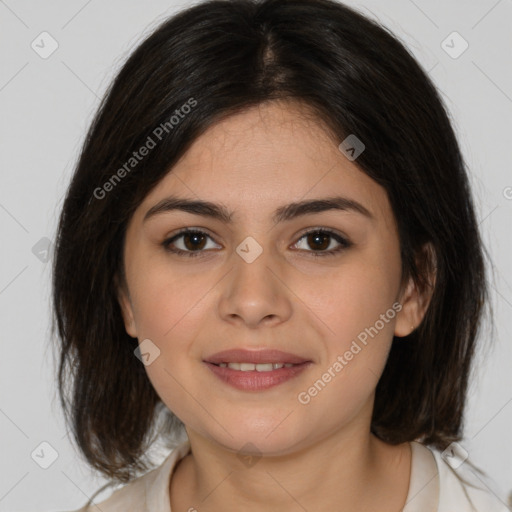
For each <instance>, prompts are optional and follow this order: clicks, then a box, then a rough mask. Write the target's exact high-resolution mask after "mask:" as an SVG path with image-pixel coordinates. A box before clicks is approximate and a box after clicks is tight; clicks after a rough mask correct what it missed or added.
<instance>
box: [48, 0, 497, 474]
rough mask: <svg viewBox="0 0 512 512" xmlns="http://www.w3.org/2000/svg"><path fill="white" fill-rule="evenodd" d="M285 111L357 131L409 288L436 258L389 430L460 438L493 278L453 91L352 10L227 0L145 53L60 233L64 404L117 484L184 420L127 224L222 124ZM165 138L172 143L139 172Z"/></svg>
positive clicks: (386, 396)
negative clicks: (149, 317)
mask: <svg viewBox="0 0 512 512" xmlns="http://www.w3.org/2000/svg"><path fill="white" fill-rule="evenodd" d="M272 100H292V101H297V102H300V103H301V104H303V105H306V106H307V107H309V108H310V109H311V111H312V112H313V113H314V114H315V116H316V117H317V119H318V121H319V122H321V123H322V124H324V125H325V126H326V127H328V129H329V130H330V132H331V134H332V135H333V137H334V138H335V139H336V140H337V141H338V143H340V142H341V141H343V140H344V139H345V137H347V136H348V135H349V134H356V136H357V137H358V138H359V139H360V140H362V141H363V142H364V144H365V146H366V148H365V151H364V152H363V153H362V154H361V155H360V156H359V158H358V159H357V165H358V166H359V168H360V169H361V171H362V172H364V173H366V174H367V175H368V176H370V177H371V178H372V179H374V180H375V181H376V182H377V183H379V184H380V185H382V186H383V187H384V188H385V190H386V191H387V194H388V198H389V200H390V203H391V205H392V208H393V212H394V215H395V217H396V220H397V224H398V229H399V239H400V247H401V258H402V266H403V277H404V279H405V278H407V277H408V276H412V277H413V278H414V280H415V281H416V282H417V283H418V285H419V287H420V288H421V289H425V287H426V286H428V277H427V276H428V274H429V272H428V271H429V269H432V268H433V266H434V265H435V271H436V281H435V286H434V290H433V294H432V300H431V302H430V306H429V308H428V310H427V313H426V315H425V317H424V319H423V322H422V323H421V324H420V325H419V326H418V327H417V328H416V330H415V331H414V332H413V333H412V334H411V335H410V336H409V337H408V339H406V340H403V339H398V338H397V339H395V340H393V344H392V349H391V352H390V354H389V359H388V362H387V365H386V367H385V370H384V373H383V375H382V377H381V379H380V381H379V383H378V386H377V390H376V398H375V408H374V414H373V418H372V425H371V428H372V432H374V433H375V435H377V436H378V437H379V438H380V439H382V440H384V441H386V442H388V443H392V444H395V443H401V442H405V441H410V440H415V439H421V440H422V441H423V442H424V443H425V444H429V445H432V446H435V447H438V448H440V449H443V448H445V447H446V446H447V445H448V444H449V443H450V442H452V441H455V440H459V439H460V436H461V429H462V419H463V412H464V404H465V397H466V389H467V384H468V376H469V371H470V369H471V360H472V356H473V353H474V347H475V340H476V337H477V334H478V330H479V324H480V317H481V313H482V306H483V304H484V302H485V299H486V295H487V285H486V281H485V273H484V258H483V254H484V253H483V248H482V245H481V240H480V237H479V233H478V229H477V222H476V220H475V213H474V207H473V202H472V198H471V193H470V189H469V185H468V179H467V175H466V170H465V164H464V162H463V158H462V156H461V152H460V149H459V147H458V143H457V140H456V137H455V135H454V131H453V129H452V126H451V123H450V120H449V117H448V114H447V111H446V109H445V107H444V105H443V102H442V100H441V98H440V96H439V94H438V92H437V90H436V88H435V87H434V85H433V84H432V82H431V80H430V79H429V77H428V76H427V74H426V73H425V72H424V71H423V70H422V68H421V67H420V66H419V65H418V64H417V62H416V61H415V59H414V58H413V57H412V56H411V54H410V53H409V52H408V51H407V50H406V49H405V47H404V46H403V44H402V43H400V42H399V41H398V40H397V38H395V37H394V36H393V35H392V34H391V33H390V32H389V31H388V30H387V29H386V28H384V27H382V26H380V25H379V24H378V23H377V22H374V21H371V20H369V19H366V18H365V17H363V16H362V15H361V14H359V13H357V12H356V11H354V10H352V9H349V8H347V7H345V6H343V5H342V4H340V3H338V2H335V1H332V0H263V1H252V0H233V1H229V0H210V1H205V2H202V3H198V4H196V5H193V6H192V7H190V8H188V9H186V10H183V11H181V12H180V13H178V14H176V15H174V16H173V17H171V18H169V19H168V20H167V21H165V22H164V23H163V24H162V25H161V26H160V27H159V28H158V29H157V30H156V31H154V32H153V33H152V34H151V35H150V36H149V37H148V38H147V39H146V40H145V41H143V42H142V44H140V46H139V47H138V48H137V49H136V50H135V51H134V52H133V54H131V56H130V57H129V58H128V60H127V62H126V63H125V64H124V66H123V67H122V69H121V70H120V72H119V73H118V75H117V77H116V78H115V80H114V81H113V83H112V84H111V86H110V88H109V90H108V92H107V94H106V96H105V98H104V99H103V101H102V103H101V105H100V108H99V110H98V112H97V114H96V117H95V119H94V121H93V123H92V126H91V127H90V130H89V132H88V134H87V137H86V140H85V143H84V146H83V149H82V152H81V155H80V158H79V162H78V165H77V167H76V170H75V172H74V175H73V178H72V181H71V184H70V186H69V189H68V191H67V196H66V198H65V201H64V205H63V209H62V214H61V218H60V223H59V226H58V236H57V239H56V244H55V245H56V247H55V259H54V266H53V306H54V312H55V317H54V324H53V329H54V332H55V329H57V330H58V340H59V342H58V343H59V347H58V350H59V357H60V359H59V372H58V385H59V393H60V399H61V403H62V406H63V408H64V411H65V415H66V420H67V421H68V422H69V424H70V426H71V430H72V432H73V435H74V438H75V441H76V443H77V444H78V446H79V448H80V450H81V451H82V453H83V454H84V456H85V457H86V459H87V460H88V462H89V463H90V464H91V465H92V466H93V467H94V468H97V469H98V470H100V471H101V472H102V473H103V474H104V475H106V476H108V477H109V478H111V479H116V480H119V481H128V480H129V479H131V478H132V477H133V476H135V474H136V472H137V471H140V470H142V469H146V467H147V466H146V465H145V462H144V457H143V456H144V454H145V452H146V450H147V448H148V447H149V446H150V445H151V443H152V442H153V440H154V438H156V437H155V436H157V435H158V432H157V431H156V430H155V429H153V427H154V425H155V424H156V421H157V419H158V418H160V416H161V415H162V414H163V415H167V418H168V421H167V423H165V428H163V429H162V430H161V433H162V434H163V435H164V436H165V435H167V434H169V433H170V432H171V430H172V429H176V428H180V426H181V423H180V422H179V420H177V418H175V417H174V416H173V415H172V413H170V412H169V411H168V410H167V409H166V408H165V407H162V402H161V400H160V398H159V397H158V395H157V393H156V391H155V390H154V389H153V387H152V385H151V383H150V381H149V379H148V377H147V374H146V372H145V369H144V366H143V364H142V363H141V362H140V361H139V359H137V358H136V357H135V356H134V349H135V348H136V347H137V340H136V339H134V338H131V337H130V336H128V335H127V333H126V332H125V329H124V323H123V319H122V315H121V310H120V306H119V303H118V300H117V293H116V286H117V285H118V284H122V283H123V265H122V252H123V246H124V235H125V228H126V226H127V222H128V221H129V219H130V218H131V216H132V214H133V212H134V210H135V209H136V208H137V206H138V205H139V204H140V203H141V201H142V200H143V198H144V197H145V196H146V195H147V194H148V192H150V191H151V190H152V188H153V187H154V186H155V185H156V184H157V183H158V182H159V181H160V180H161V179H162V178H163V177H164V176H165V175H166V174H167V173H168V172H170V170H171V169H172V166H173V164H174V163H176V162H177V160H178V159H179V158H180V157H181V156H182V155H183V154H184V153H185V152H186V151H187V149H188V148H189V147H190V145H191V143H192V142H193V141H194V140H195V139H196V138H197V137H198V136H199V135H201V134H202V133H203V132H204V131H205V130H206V129H207V128H208V127H210V126H212V125H213V124H214V123H216V122H218V121H219V120H221V119H224V118H226V117H228V116H230V115H232V114H234V113H239V112H242V111H244V110H246V109H248V108H250V107H253V106H256V105H258V104H260V103H262V102H266V101H272ZM184 105H189V106H190V108H188V109H187V108H185V107H184ZM172 116H174V120H172V121H171V119H172ZM166 123H167V124H166ZM163 126H165V127H166V130H164V129H163V128H162V127H163ZM158 127H160V130H161V131H162V130H164V131H162V132H161V135H162V137H161V138H158V137H157V136H156V135H155V133H160V132H158V131H156V132H155V130H157V128H158ZM148 137H152V139H154V141H155V142H157V143H156V146H155V147H154V148H153V149H151V151H149V153H148V154H147V155H146V156H144V158H141V159H140V160H138V159H137V161H136V162H134V161H133V162H132V161H130V158H132V157H133V152H134V151H137V150H138V149H139V148H141V147H142V146H143V145H145V144H146V142H147V141H148ZM157 138H158V140H157ZM340 158H341V157H340ZM127 162H131V163H130V165H129V166H127ZM120 169H124V170H125V172H122V171H119V170H120ZM116 176H117V177H116ZM107 183H109V184H110V185H106V184H107ZM426 244H427V245H426ZM425 247H430V248H431V249H432V251H431V252H430V253H429V252H428V251H423V250H422V248H425ZM429 254H430V256H429Z"/></svg>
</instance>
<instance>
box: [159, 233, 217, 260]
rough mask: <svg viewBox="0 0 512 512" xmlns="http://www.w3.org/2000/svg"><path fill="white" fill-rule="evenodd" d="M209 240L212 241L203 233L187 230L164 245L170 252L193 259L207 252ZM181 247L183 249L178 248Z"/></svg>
mask: <svg viewBox="0 0 512 512" xmlns="http://www.w3.org/2000/svg"><path fill="white" fill-rule="evenodd" d="M208 239H210V240H212V238H211V237H210V236H209V235H208V234H207V233H204V232H203V231H197V230H191V229H186V230H183V231H181V232H180V233H178V234H177V235H174V236H173V237H171V238H169V239H167V240H165V241H164V242H163V243H162V245H163V246H164V248H165V249H166V250H167V251H169V252H173V253H176V254H180V255H184V256H192V257H193V256H200V255H202V254H203V253H204V252H206V251H205V250H204V249H205V246H206V245H207V243H208ZM179 245H180V246H181V247H177V246H179Z"/></svg>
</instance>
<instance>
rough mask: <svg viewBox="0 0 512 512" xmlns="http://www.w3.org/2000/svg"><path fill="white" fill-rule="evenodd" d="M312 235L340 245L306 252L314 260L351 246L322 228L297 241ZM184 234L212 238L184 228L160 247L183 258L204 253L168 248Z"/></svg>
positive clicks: (338, 236) (334, 233)
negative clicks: (325, 249) (331, 240)
mask: <svg viewBox="0 0 512 512" xmlns="http://www.w3.org/2000/svg"><path fill="white" fill-rule="evenodd" d="M312 233H314V234H322V235H327V236H331V237H332V238H334V239H335V240H336V241H337V242H338V243H339V244H340V246H339V247H338V248H336V249H331V250H329V251H306V252H309V253H311V256H312V257H314V258H318V257H321V258H323V257H326V256H335V255H336V254H338V253H340V252H341V251H343V250H344V249H348V248H349V247H350V246H351V245H352V243H351V242H349V241H348V240H347V239H346V238H343V237H342V236H341V235H339V234H338V233H336V232H334V231H330V230H328V229H324V228H315V229H312V230H310V231H306V232H305V233H303V234H302V235H301V236H300V238H299V239H298V241H300V240H302V239H303V238H304V237H306V236H307V235H310V234H312ZM184 234H192V235H206V236H207V237H208V238H210V239H212V240H213V238H212V237H211V236H210V235H208V233H205V232H204V231H200V230H196V229H189V228H185V229H182V230H181V231H179V232H178V233H176V234H175V235H173V236H172V237H171V238H167V239H166V240H164V241H163V242H162V246H163V247H164V249H165V250H166V251H168V252H171V253H174V254H177V255H179V256H185V257H189V258H195V257H197V256H201V255H202V254H203V253H204V252H205V251H204V250H198V251H184V250H182V249H176V248H171V247H170V245H171V244H172V243H173V242H174V241H175V240H177V239H178V238H180V237H181V236H183V235H184ZM298 241H297V242H298ZM297 242H296V243H297Z"/></svg>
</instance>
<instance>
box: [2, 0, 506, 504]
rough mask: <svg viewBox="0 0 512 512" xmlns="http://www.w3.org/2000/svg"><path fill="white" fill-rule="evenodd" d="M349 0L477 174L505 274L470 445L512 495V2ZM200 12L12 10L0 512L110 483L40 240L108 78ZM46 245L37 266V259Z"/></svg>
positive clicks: (102, 5)
mask: <svg viewBox="0 0 512 512" xmlns="http://www.w3.org/2000/svg"><path fill="white" fill-rule="evenodd" d="M347 3H348V4H349V5H353V6H357V7H358V8H359V9H360V10H361V11H362V12H364V13H366V14H368V15H369V16H371V17H377V18H378V19H380V20H381V21H382V22H383V23H384V24H385V25H387V26H388V27H390V28H391V29H392V30H393V31H394V32H395V33H396V34H397V35H398V36H399V37H400V38H401V39H402V40H403V41H404V42H405V43H406V44H407V45H408V46H409V48H410V49H411V50H412V51H413V53H414V54H415V56H416V57H417V59H418V60H419V61H420V63H421V64H422V65H423V66H424V67H425V69H426V70H429V73H430V76H432V78H433V80H434V81H435V83H436V84H437V86H438V87H439V88H440V90H441V91H442V94H443V97H444V98H445V100H446V102H447V105H448V107H449V109H450V111H451V114H452V116H453V119H454V124H455V126H456V129H457V133H458V135H459V139H460V143H461V146H462V149H463V152H464V154H465V157H466V160H467V163H468V165H469V168H470V173H471V181H472V184H473V187H474V194H475V197H476V201H477V209H478V216H479V219H480V227H481V229H482V232H483V236H484V240H485V242H486V244H487V247H488V249H489V252H490V254H491V256H492V258H493V260H494V263H495V267H496V272H495V281H494V283H493V286H492V288H491V291H492V299H493V304H494V308H495V315H496V316H495V327H496V329H495V334H496V336H495V339H494V340H493V341H492V344H493V345H494V348H493V350H492V351H491V352H488V353H486V354H484V353H483V351H481V352H480V353H479V355H478V357H477V370H478V376H477V377H478V378H477V379H473V380H472V383H471V390H470V398H469V408H468V414H467V420H466V429H465V440H464V442H463V443H461V445H462V446H463V447H464V448H465V449H466V450H467V451H468V452H469V455H470V459H471V460H472V461H473V462H474V463H476V464H477V465H479V466H480V467H481V468H482V469H484V470H485V471H487V472H488V474H489V475H490V476H491V478H493V479H494V480H495V482H496V484H497V486H496V488H494V490H495V491H496V492H500V491H501V492H502V493H504V494H508V493H509V492H510V491H511V490H512V446H511V442H510V433H511V430H512V429H511V427H512V373H511V372H510V366H511V364H510V363H511V360H512V342H511V339H510V336H511V331H512V288H511V286H510V283H511V282H512V265H511V261H512V242H511V237H510V234H511V229H510V227H511V223H510V220H511V213H512V188H510V187H512V173H511V170H510V164H511V157H510V143H511V140H510V134H511V133H512V123H511V119H512V72H511V70H512V66H511V59H510V55H511V40H510V31H511V28H512V26H511V25H512V23H511V22H512V2H511V1H510V0H500V1H496V0H479V1H471V2H469V1H462V0H450V1H440V0H439V1H431V0H414V1H412V0H396V1H393V0H386V1H377V0H374V1H370V0H368V1H362V2H356V1H349V2H347ZM186 5H189V2H185V1H183V2H181V3H178V2H170V1H162V0H153V1H151V2H142V1H121V0H115V1H113V0H110V1H103V2H100V1H98V0H89V1H83V0H72V1H69V0H68V1H64V0H61V1H46V2H41V1H39V2H37V1H22V0H5V1H4V0H0V52H1V61H0V62H1V67H0V108H1V118H0V119H1V120H0V130H1V132H0V140H1V142H2V151H1V152H0V159H1V160H0V173H1V182H0V183H1V187H0V226H1V235H2V238H1V240H2V242H1V243H2V246H1V251H0V258H1V259H0V311H1V322H2V323H1V337H2V345H1V346H2V357H1V368H2V371H1V372H0V378H1V388H0V389H1V395H0V432H1V437H0V443H1V454H0V461H1V464H2V466H1V473H0V510H1V511H36V510H40V511H44V510H46V511H56V510H71V509H74V508H78V507H79V506H81V505H83V504H84V503H85V501H86V499H87V497H88V496H90V495H91V494H92V493H93V492H94V491H95V490H96V489H98V488H99V487H100V485H101V484H102V483H103V482H104V480H103V479H101V478H99V477H97V476H95V475H93V473H92V472H91V470H89V468H88V467H87V466H86V464H85V463H84V462H83V461H82V459H81V458H80V456H79V454H78V453H77V451H76V449H75V448H74V447H73V445H72V444H71V442H70V439H69V438H68V436H67V432H66V428H65V426H64V423H63V420H62V415H61V413H60V409H59V405H58V401H57V400H56V399H55V396H56V395H55V386H54V375H55V373H54V372H55V368H54V366H53V360H52V351H51V350H50V348H49V343H50V341H49V330H48V327H49V318H50V303H49V298H50V285H49V278H50V263H44V262H43V261H41V258H43V259H44V252H43V250H44V241H43V242H39V241H40V240H41V239H42V238H43V237H47V238H48V239H50V240H52V241H53V239H54V235H55V227H56V221H57V218H58V213H59V209H60V207H61V204H62V198H63V194H64V192H65V190H66V187H67V184H68V183H69V179H70V176H71V173H72V169H73V165H74V164H75V162H76V159H77V154H78V150H79V148H80V145H81V143H82V141H83V138H84V135H85V130H86V129H87V127H88V125H89V122H90V121H91V118H92V114H93V111H94V110H95V108H96V107H97V105H98V102H99V98H100V97H101V96H102V94H103V92H104V91H105V88H106V86H107V85H108V83H109V81H110V79H111V78H112V77H113V75H114V73H115V71H116V70H117V69H119V66H120V65H121V64H122V62H123V61H124V59H125V58H126V56H127V55H128V53H129V52H130V50H132V49H133V47H134V45H136V44H137V43H138V42H140V40H141V39H142V38H143V36H145V35H146V34H148V33H149V32H150V31H151V30H152V29H153V28H154V27H155V26H156V25H157V24H158V23H159V22H160V21H162V20H163V19H164V18H165V17H166V16H168V15H170V14H172V13H173V12H175V11H176V10H179V9H180V8H181V7H182V6H186ZM43 31H47V32H49V33H50V34H51V36H52V37H53V38H54V39H55V40H56V41H57V43H58V45H59V46H58V49H57V50H56V51H55V52H54V53H53V54H52V55H51V56H49V57H48V58H46V59H43V58H41V57H40V56H39V55H38V54H37V53H36V52H35V51H34V50H33V49H32V48H31V43H32V41H34V40H35V41H36V43H37V44H39V46H40V47H42V46H43V44H44V47H45V48H46V49H48V48H49V47H50V46H49V40H48V39H46V40H45V42H43V43H41V42H40V40H41V37H43V36H41V37H39V35H40V34H41V32H43ZM453 31H457V32H458V33H459V34H460V35H461V36H462V37H463V38H464V39H465V40H466V41H467V42H468V44H469V47H468V49H467V50H466V51H465V52H464V53H463V54H462V55H460V56H459V57H458V58H452V56H450V55H449V54H448V53H447V52H446V51H445V50H444V49H443V47H442V46H441V44H442V41H444V40H445V39H446V38H447V36H449V35H450V34H451V33H452V32H453ZM455 37H457V36H455ZM452 41H453V42H452ZM446 44H448V45H449V46H452V47H453V48H452V49H451V50H449V51H451V52H452V54H453V53H454V52H458V51H459V50H460V49H461V48H462V46H461V44H462V42H461V41H460V40H457V39H456V38H455V39H453V37H452V38H451V39H450V38H449V39H448V40H447V43H445V45H446ZM41 51H42V50H41ZM38 242H39V244H40V245H38V246H37V247H38V248H39V252H38V251H37V250H36V252H37V253H38V254H37V255H36V254H34V253H33V251H32V248H33V247H34V246H35V245H36V244H37V243H38ZM85 250H86V248H85ZM50 255H51V253H50ZM486 332H487V331H486ZM485 338H486V339H487V338H489V336H488V335H486V336H485ZM98 357H101V354H98ZM43 441H46V442H47V443H49V444H50V445H51V446H52V447H53V448H54V449H55V450H56V452H57V453H58V458H57V459H56V460H55V462H54V463H53V464H52V465H51V466H50V467H49V468H48V469H42V468H41V467H40V466H39V465H38V464H36V462H35V461H34V460H33V459H32V458H31V454H32V453H33V452H34V450H35V449H36V448H37V449H38V451H37V450H36V453H39V454H40V458H39V461H40V462H44V459H45V458H46V461H47V462H49V461H50V459H49V458H48V457H50V456H51V451H50V450H49V449H48V448H45V447H44V446H43V448H42V450H43V451H41V447H39V445H40V443H41V442H43ZM38 447H39V448H38ZM41 454H44V455H41ZM161 456H163V454H161ZM35 458H37V457H35Z"/></svg>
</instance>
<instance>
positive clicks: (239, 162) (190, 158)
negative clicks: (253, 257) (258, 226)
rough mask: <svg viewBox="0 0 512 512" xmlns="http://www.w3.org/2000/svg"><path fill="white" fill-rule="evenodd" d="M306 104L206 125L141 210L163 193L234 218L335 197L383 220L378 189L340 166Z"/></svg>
mask: <svg viewBox="0 0 512 512" xmlns="http://www.w3.org/2000/svg"><path fill="white" fill-rule="evenodd" d="M340 142H341V141H338V140H336V138H335V137H334V136H333V134H331V133H330V132H329V131H328V129H327V127H326V126H325V125H324V124H323V123H321V122H320V121H319V120H318V119H317V118H316V117H315V116H314V114H313V113H312V111H311V110H310V109H308V108H307V107H306V106H304V105H302V104H299V103H296V102H289V101H286V102H268V103H265V104H260V105H258V106H256V107H252V108H250V109H248V110H246V111H244V112H242V113H239V114H235V115H232V116H230V117H227V118H225V119H223V120H222V121H219V122H217V123H215V124H213V125H212V126H210V127H209V128H208V129H207V130H206V131H205V132H204V133H203V134H202V135H201V136H200V137H198V138H197V139H196V140H195V141H194V142H193V144H192V145H191V146H190V148H189V149H188V151H187V152H186V153H185V154H184V155H183V156H182V158H181V159H180V160H179V161H178V162H177V163H176V164H175V165H174V166H173V168H172V169H171V170H170V172H169V173H168V174H167V175H166V176H165V177H164V178H163V179H162V180H161V181H160V183H159V184H158V185H157V186H156V187H155V188H154V189H153V190H152V191H151V192H150V194H148V196H147V197H146V198H145V200H144V201H143V203H142V205H141V209H143V210H144V211H147V210H148V209H149V208H150V207H151V206H152V205H154V203H155V202H157V201H159V200H161V199H163V198H165V196H166V195H169V194H172V195H173V196H176V195H178V196H183V197H187V198H190V199H194V198H195V199H204V200H208V201H211V202H218V203H222V204H224V205H226V206H227V207H229V209H230V210H232V211H236V212H237V217H238V216H239V217H240V218H242V217H244V216H245V217H247V218H249V217H251V216H254V215H256V214H258V215H260V214H261V212H263V211H269V212H270V211H274V210H275V209H276V208H277V207H278V206H280V205H282V204H283V203H286V202H291V201H299V200H304V199H311V198H318V197H327V196H333V195H343V196H345V197H348V198H352V199H354V200H357V201H358V202H361V203H363V204H365V206H367V208H368V209H369V210H370V211H371V212H372V213H374V214H375V215H376V216H389V214H390V208H389V204H388V202H387V195H386V193H385V191H384V189H383V188H382V187H381V186H380V185H378V184H377V183H376V182H375V181H373V180H372V179H371V178H370V177H369V176H367V175H366V174H365V173H364V172H362V171H361V170H360V169H359V167H358V166H357V165H356V164H355V162H351V161H350V160H348V159H347V158H346V157H345V155H344V154H343V153H341V151H340V150H339V149H338V145H339V143H340Z"/></svg>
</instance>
